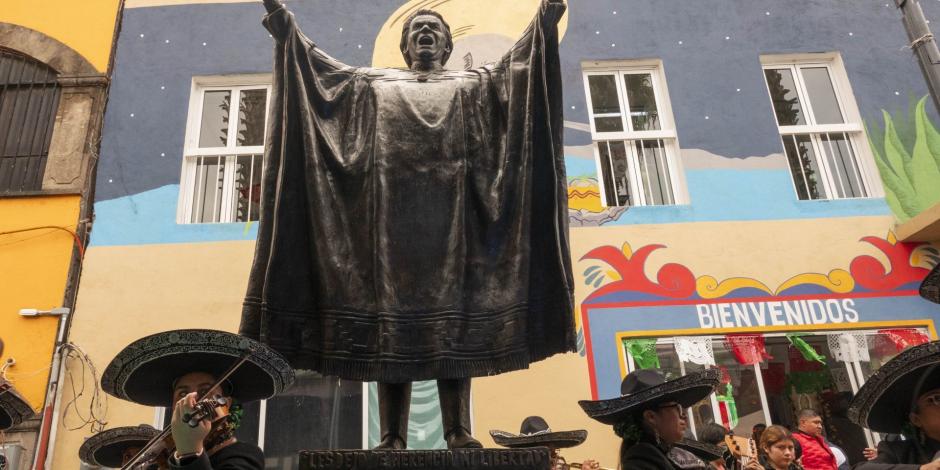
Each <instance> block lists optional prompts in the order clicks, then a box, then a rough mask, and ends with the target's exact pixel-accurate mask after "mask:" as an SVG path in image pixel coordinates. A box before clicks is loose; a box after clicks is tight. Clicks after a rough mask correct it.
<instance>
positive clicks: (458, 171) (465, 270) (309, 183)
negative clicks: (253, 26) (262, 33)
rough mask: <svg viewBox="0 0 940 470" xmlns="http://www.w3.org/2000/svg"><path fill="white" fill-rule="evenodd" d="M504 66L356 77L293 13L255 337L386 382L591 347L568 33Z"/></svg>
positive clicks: (315, 365) (255, 279) (278, 16)
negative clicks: (565, 76)
mask: <svg viewBox="0 0 940 470" xmlns="http://www.w3.org/2000/svg"><path fill="white" fill-rule="evenodd" d="M563 11H564V6H563V5H555V4H543V5H542V6H541V7H540V11H539V14H538V15H537V16H536V18H535V20H534V21H533V22H532V24H531V25H530V26H529V28H528V29H527V30H526V32H525V34H524V35H523V37H522V39H521V40H520V41H519V42H518V43H517V44H516V45H515V46H514V47H513V48H512V50H510V51H509V52H508V53H507V54H506V55H505V56H504V57H503V59H502V60H501V62H500V63H498V64H495V65H493V66H485V67H481V68H478V69H474V70H468V71H445V72H440V73H436V74H431V75H424V76H422V75H420V74H418V73H417V72H413V71H410V70H399V69H373V68H355V67H349V66H346V65H344V64H342V63H339V62H338V61H336V60H335V59H333V58H331V57H329V56H327V55H326V54H324V53H323V52H322V51H321V50H319V49H318V48H317V47H316V46H315V45H314V44H313V43H312V42H311V41H310V40H309V39H308V38H307V37H306V36H304V35H303V34H302V33H301V32H300V31H299V29H298V28H297V26H296V25H295V20H294V18H293V15H291V14H290V13H288V12H286V11H284V10H283V9H282V10H279V11H276V12H274V13H273V14H271V15H269V16H268V17H267V18H266V19H265V26H266V27H267V28H268V29H269V30H270V31H271V32H272V34H273V36H274V37H275V38H276V39H277V42H278V45H277V49H276V57H275V70H274V99H273V106H272V111H271V113H272V114H271V116H272V118H271V119H270V121H271V125H270V127H269V132H268V135H269V142H268V146H267V149H266V152H265V163H264V165H265V169H264V172H265V173H264V191H263V196H262V209H261V221H260V226H259V230H258V241H257V248H256V251H255V258H254V263H253V265H252V268H251V275H250V279H249V283H248V293H247V296H246V299H245V307H244V312H243V316H242V323H241V329H240V332H241V333H242V334H244V335H246V336H249V337H251V338H256V339H260V340H261V341H262V342H264V343H267V344H269V345H271V346H272V347H274V348H275V349H276V350H278V351H279V352H281V353H282V354H284V356H285V357H287V358H288V360H290V362H291V364H292V365H293V366H294V367H296V368H300V369H311V370H315V371H318V372H320V373H322V374H325V375H335V376H339V377H343V378H348V379H354V380H366V381H381V382H408V381H412V380H425V379H432V378H461V377H474V376H483V375H492V374H498V373H501V372H506V371H510V370H516V369H521V368H525V367H527V366H528V364H529V363H530V362H534V361H538V360H541V359H544V358H546V357H548V356H551V355H553V354H556V353H561V352H567V351H572V350H574V348H575V332H574V323H573V321H574V319H573V316H572V298H573V297H572V288H573V283H572V277H571V261H570V258H569V252H568V238H567V237H568V219H567V191H566V181H565V166H564V157H563V154H562V138H561V136H562V110H561V107H562V98H561V76H560V69H559V58H558V32H557V27H556V23H557V21H558V18H559V17H560V15H561V14H562V12H563Z"/></svg>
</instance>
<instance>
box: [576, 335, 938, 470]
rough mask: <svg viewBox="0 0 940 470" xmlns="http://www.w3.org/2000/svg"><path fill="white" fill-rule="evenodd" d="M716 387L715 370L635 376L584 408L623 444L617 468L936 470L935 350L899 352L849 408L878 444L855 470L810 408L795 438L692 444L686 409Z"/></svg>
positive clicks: (707, 432)
mask: <svg viewBox="0 0 940 470" xmlns="http://www.w3.org/2000/svg"><path fill="white" fill-rule="evenodd" d="M718 383H719V372H718V371H717V370H716V369H709V370H705V371H701V372H698V373H693V374H687V375H685V376H682V377H679V378H676V379H672V380H667V378H666V377H665V376H664V375H663V374H662V373H661V372H660V371H659V370H654V369H646V370H637V371H634V372H631V373H630V374H627V376H626V377H625V378H624V380H623V382H622V385H621V396H620V397H618V398H613V399H608V400H597V401H582V402H581V406H582V408H583V409H584V411H585V412H586V413H587V415H588V416H589V417H591V418H593V419H596V420H598V421H600V422H601V423H604V424H609V425H612V426H613V430H614V432H615V433H616V434H617V436H619V437H620V438H621V439H622V442H621V447H620V468H622V469H638V470H673V469H692V468H701V469H709V470H711V469H715V470H849V469H854V470H940V342H931V343H926V344H922V345H919V346H915V347H912V348H909V349H907V350H905V351H904V352H902V353H901V354H899V355H898V356H897V357H895V358H894V359H892V360H891V361H889V362H887V363H886V364H884V365H883V366H882V367H881V368H880V369H879V370H878V371H877V372H875V374H873V375H872V377H870V378H869V380H868V381H867V382H866V383H865V385H864V386H862V387H861V389H860V390H859V392H858V393H857V394H856V395H855V397H854V398H853V399H852V400H851V402H850V403H848V408H847V419H850V420H851V421H852V422H854V423H856V424H857V425H859V426H862V427H865V428H868V429H870V430H871V431H874V432H877V433H879V434H880V435H881V442H880V443H879V444H878V446H877V448H868V447H861V448H859V449H853V452H858V453H860V454H861V455H862V456H863V457H861V458H859V459H855V460H857V461H855V462H851V461H850V459H849V457H848V455H849V454H848V453H847V452H846V450H845V449H843V448H842V447H840V446H838V445H836V444H834V443H833V442H830V441H829V440H827V438H826V435H825V430H824V429H825V427H824V423H823V417H822V416H821V415H820V413H819V412H817V411H816V410H812V409H803V410H800V411H799V412H798V413H797V415H796V418H797V424H796V426H795V429H788V428H787V427H785V426H781V425H779V424H773V425H770V426H767V425H764V424H758V425H756V426H754V428H753V430H752V433H751V435H750V436H734V435H733V434H732V433H731V432H730V431H729V430H728V429H727V428H725V427H724V426H722V425H720V424H715V423H710V424H707V425H705V426H702V428H701V429H699V430H698V439H697V440H691V439H689V438H688V437H687V434H689V433H688V431H687V422H688V417H687V415H686V411H685V410H686V409H688V408H689V407H691V406H692V405H693V404H695V403H697V402H698V401H700V400H702V399H704V398H706V397H707V396H708V395H709V394H710V393H712V391H713V390H714V388H715V387H717V386H718ZM839 417H840V416H838V415H837V418H839ZM863 436H864V435H863ZM863 439H864V438H863ZM862 442H864V441H862ZM690 457H691V458H694V460H692V459H690ZM696 460H697V462H696Z"/></svg>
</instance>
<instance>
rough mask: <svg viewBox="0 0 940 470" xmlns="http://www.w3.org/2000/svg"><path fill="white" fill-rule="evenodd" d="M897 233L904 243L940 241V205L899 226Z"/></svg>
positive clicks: (935, 205)
mask: <svg viewBox="0 0 940 470" xmlns="http://www.w3.org/2000/svg"><path fill="white" fill-rule="evenodd" d="M895 233H896V234H897V236H898V239H900V240H901V241H903V242H935V241H940V203H937V204H934V205H933V206H931V207H930V208H928V209H927V210H925V211H923V212H921V213H920V214H917V215H916V216H914V217H913V218H911V219H910V220H908V221H907V222H904V223H902V224H898V226H897V229H896V230H895Z"/></svg>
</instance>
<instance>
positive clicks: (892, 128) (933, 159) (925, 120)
mask: <svg viewBox="0 0 940 470" xmlns="http://www.w3.org/2000/svg"><path fill="white" fill-rule="evenodd" d="M926 103H927V97H926V96H925V97H923V98H921V99H920V100H917V101H914V100H912V101H911V104H910V106H908V111H907V113H901V112H897V113H895V114H894V115H893V116H892V115H891V114H889V113H888V112H887V111H884V110H882V113H883V115H884V127H883V128H882V127H881V126H879V125H873V126H870V132H868V135H869V144H870V145H871V148H872V152H873V153H874V155H875V163H876V164H877V165H878V171H879V172H880V173H881V180H882V182H883V183H884V188H885V199H886V200H887V201H888V205H889V206H890V207H891V210H892V211H894V214H895V215H896V216H897V217H898V219H900V220H901V221H902V222H903V221H906V220H908V219H910V218H911V217H914V216H916V215H917V214H919V213H920V212H921V211H923V210H924V209H927V208H928V207H930V206H932V205H934V204H936V203H937V202H938V201H940V132H937V129H936V127H934V125H933V123H931V122H930V118H929V117H928V116H927V110H926Z"/></svg>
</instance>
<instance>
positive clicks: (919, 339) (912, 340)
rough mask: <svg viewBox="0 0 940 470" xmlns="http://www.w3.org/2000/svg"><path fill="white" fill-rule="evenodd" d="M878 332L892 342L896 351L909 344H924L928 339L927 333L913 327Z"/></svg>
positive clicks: (907, 346) (909, 345)
mask: <svg viewBox="0 0 940 470" xmlns="http://www.w3.org/2000/svg"><path fill="white" fill-rule="evenodd" d="M878 334H880V335H884V338H886V339H887V340H888V341H890V342H891V343H892V344H894V347H895V348H896V349H897V352H901V351H903V350H905V349H907V348H909V347H911V346H917V345H918V344H924V343H926V342H928V341H930V338H928V337H927V335H925V334H923V333H921V332H920V331H918V330H915V329H914V328H898V329H889V330H878Z"/></svg>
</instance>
